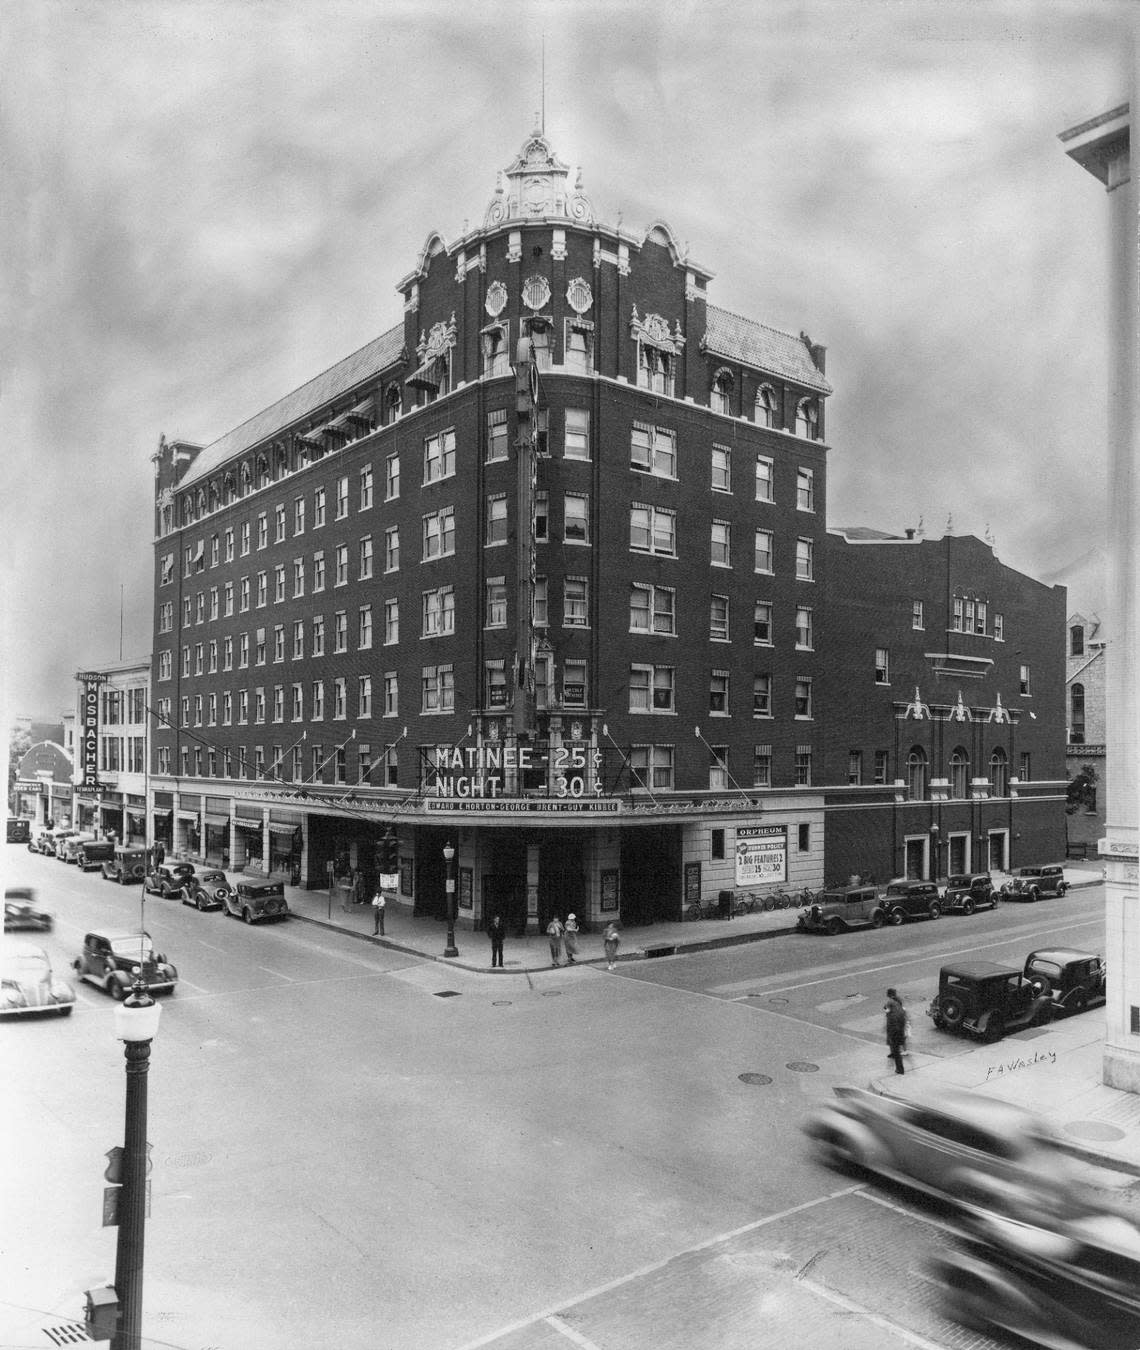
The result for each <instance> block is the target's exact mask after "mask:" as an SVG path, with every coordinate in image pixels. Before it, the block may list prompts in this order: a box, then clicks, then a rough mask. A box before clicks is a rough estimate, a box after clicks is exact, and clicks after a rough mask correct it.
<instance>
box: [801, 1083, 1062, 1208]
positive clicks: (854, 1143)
mask: <svg viewBox="0 0 1140 1350" xmlns="http://www.w3.org/2000/svg"><path fill="white" fill-rule="evenodd" d="M835 1096H836V1100H835V1101H833V1102H829V1103H827V1104H826V1105H824V1106H821V1107H817V1108H816V1109H815V1110H814V1111H813V1112H812V1113H811V1114H810V1115H809V1116H808V1118H807V1120H806V1122H805V1124H804V1130H805V1131H806V1133H807V1134H808V1136H809V1137H810V1138H811V1139H813V1140H814V1141H815V1144H816V1148H817V1150H818V1152H819V1154H820V1155H821V1156H822V1158H823V1159H824V1160H825V1161H826V1162H828V1163H829V1164H830V1165H831V1166H837V1167H844V1168H847V1167H858V1168H863V1169H865V1170H866V1171H869V1172H874V1173H875V1174H876V1175H877V1176H881V1177H884V1178H886V1179H887V1180H889V1181H893V1182H897V1183H901V1184H903V1185H905V1186H912V1187H914V1188H915V1189H916V1190H919V1191H922V1192H923V1193H925V1194H926V1195H930V1196H933V1197H936V1198H937V1199H939V1200H948V1201H950V1202H951V1203H953V1204H955V1205H959V1206H963V1207H967V1208H969V1209H979V1210H983V1211H986V1210H995V1211H997V1212H999V1213H1007V1212H1009V1210H1010V1209H1011V1208H1015V1209H1017V1208H1020V1207H1022V1206H1024V1205H1027V1204H1030V1203H1033V1202H1034V1201H1035V1200H1036V1199H1037V1198H1039V1197H1040V1198H1041V1200H1042V1202H1043V1203H1048V1204H1049V1205H1050V1206H1051V1207H1052V1208H1053V1210H1054V1212H1056V1213H1057V1214H1059V1215H1064V1214H1068V1213H1072V1214H1078V1213H1083V1212H1084V1210H1085V1208H1086V1202H1085V1200H1084V1191H1083V1189H1082V1188H1081V1186H1080V1185H1079V1184H1078V1179H1077V1176H1076V1172H1075V1168H1074V1165H1073V1164H1071V1163H1070V1162H1069V1160H1068V1158H1067V1157H1066V1155H1065V1154H1064V1153H1062V1152H1061V1151H1060V1149H1059V1148H1058V1141H1057V1137H1056V1135H1055V1134H1054V1133H1053V1131H1052V1129H1051V1128H1050V1126H1049V1125H1048V1124H1047V1123H1046V1122H1044V1121H1041V1120H1039V1119H1038V1118H1037V1117H1036V1116H1034V1115H1033V1114H1032V1113H1030V1112H1029V1111H1026V1110H1025V1109H1024V1107H1021V1106H1017V1105H1014V1104H1013V1103H1011V1102H1005V1101H1000V1100H998V1099H997V1098H995V1097H986V1096H983V1095H982V1094H980V1093H977V1092H973V1091H970V1090H967V1089H965V1088H949V1087H947V1088H938V1089H933V1090H928V1091H927V1092H925V1093H924V1094H923V1096H922V1097H921V1098H914V1099H909V1100H907V1099H903V1098H901V1097H894V1096H890V1095H887V1094H883V1093H878V1092H874V1091H870V1090H868V1089H864V1088H855V1087H837V1088H836V1089H835Z"/></svg>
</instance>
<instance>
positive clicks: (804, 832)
mask: <svg viewBox="0 0 1140 1350" xmlns="http://www.w3.org/2000/svg"><path fill="white" fill-rule="evenodd" d="M809 772H810V770H809ZM796 847H797V848H798V849H799V851H800V852H801V853H807V852H808V851H809V850H810V848H811V826H810V825H809V824H807V823H806V822H804V823H802V824H800V825H797V826H796Z"/></svg>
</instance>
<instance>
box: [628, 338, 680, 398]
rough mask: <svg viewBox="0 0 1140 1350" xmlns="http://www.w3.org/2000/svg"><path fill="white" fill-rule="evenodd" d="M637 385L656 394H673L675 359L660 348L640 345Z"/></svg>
mask: <svg viewBox="0 0 1140 1350" xmlns="http://www.w3.org/2000/svg"><path fill="white" fill-rule="evenodd" d="M637 383H638V385H639V386H640V387H641V388H642V389H648V390H650V392H651V393H654V394H668V395H672V393H673V357H672V355H671V354H670V353H669V352H663V351H661V349H660V348H659V347H650V346H649V345H648V344H646V343H638V347H637Z"/></svg>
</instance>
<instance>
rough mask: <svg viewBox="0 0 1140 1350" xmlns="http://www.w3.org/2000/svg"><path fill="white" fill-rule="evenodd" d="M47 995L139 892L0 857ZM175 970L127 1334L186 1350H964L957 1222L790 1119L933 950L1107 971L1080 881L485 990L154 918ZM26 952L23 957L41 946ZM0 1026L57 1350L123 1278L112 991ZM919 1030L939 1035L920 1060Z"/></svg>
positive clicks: (26, 1312) (36, 1257) (301, 944)
mask: <svg viewBox="0 0 1140 1350" xmlns="http://www.w3.org/2000/svg"><path fill="white" fill-rule="evenodd" d="M3 862H4V864H5V868H6V877H5V881H6V884H14V883H23V884H30V885H33V886H35V887H36V888H37V890H38V892H39V898H40V900H41V901H43V902H44V903H45V907H47V908H49V909H52V910H53V911H54V912H55V914H56V916H57V923H56V928H55V931H54V932H53V933H52V934H50V935H48V936H47V938H46V940H45V942H44V945H45V946H46V947H47V949H48V950H49V952H50V954H51V955H52V958H53V961H54V962H55V963H56V965H57V967H58V968H60V969H61V970H63V971H64V972H65V973H66V967H67V965H68V963H69V962H70V959H71V958H72V956H73V955H74V954H75V952H76V951H77V950H78V948H79V945H80V944H81V942H82V939H83V934H84V932H86V931H87V930H88V929H89V928H94V927H100V926H115V927H118V926H120V925H123V926H128V927H129V926H130V925H131V924H133V923H135V922H137V918H138V912H139V893H138V890H137V889H136V888H130V889H124V888H119V887H117V886H115V885H113V884H111V883H108V882H104V881H103V880H102V879H101V878H100V877H99V876H98V874H95V873H92V874H88V875H86V876H83V875H80V874H77V873H76V871H75V869H74V868H71V867H65V866H64V865H63V864H62V863H59V862H56V861H55V860H54V859H46V858H39V857H36V856H33V855H30V854H28V853H27V852H26V850H24V849H23V848H14V847H8V848H7V850H6V853H5V855H4V859H3ZM146 926H147V928H148V930H149V931H150V932H151V934H152V936H153V937H154V938H155V940H156V942H157V944H158V946H159V949H160V950H163V951H165V952H166V954H167V955H168V956H169V957H170V958H171V959H172V960H173V961H174V962H175V964H176V965H177V966H178V967H179V971H180V975H181V980H180V984H179V988H178V990H177V991H176V992H175V994H174V995H173V996H172V997H171V998H170V999H169V1000H167V1001H166V1002H165V1005H164V1012H163V1020H162V1025H161V1027H160V1030H159V1034H158V1037H157V1039H156V1041H155V1043H154V1051H153V1056H152V1069H151V1074H150V1121H149V1129H148V1135H149V1138H150V1140H151V1142H152V1144H153V1157H154V1172H153V1178H152V1216H151V1219H150V1222H149V1225H148V1230H147V1246H146V1302H145V1307H144V1316H143V1326H144V1331H145V1344H146V1345H147V1346H148V1347H151V1346H155V1347H158V1346H163V1347H180V1348H181V1350H210V1348H211V1347H213V1348H215V1350H263V1348H264V1350H291V1348H292V1347H297V1350H301V1347H305V1348H306V1350H309V1348H310V1347H324V1346H328V1347H337V1348H338V1350H355V1348H356V1347H361V1348H362V1350H363V1347H368V1350H437V1347H438V1350H460V1348H461V1347H474V1346H477V1345H494V1346H496V1347H498V1348H499V1350H515V1348H516V1347H518V1348H519V1350H522V1347H526V1350H531V1348H532V1347H539V1346H542V1347H546V1346H551V1347H554V1346H557V1347H560V1350H561V1348H563V1347H569V1346H572V1345H578V1346H579V1347H582V1346H585V1347H590V1346H594V1347H597V1350H616V1347H638V1348H639V1350H640V1348H641V1347H649V1346H652V1347H654V1350H657V1347H668V1346H674V1345H675V1346H677V1347H678V1348H680V1347H682V1346H684V1347H686V1350H705V1348H706V1347H707V1350H735V1347H741V1348H743V1347H745V1346H748V1347H750V1348H751V1347H755V1346H756V1345H757V1344H759V1343H763V1344H764V1345H766V1346H769V1347H779V1346H784V1345H786V1346H789V1347H792V1346H795V1347H797V1348H802V1347H804V1346H808V1347H820V1348H821V1350H862V1347H864V1346H866V1347H868V1350H869V1347H871V1346H872V1345H873V1346H879V1347H883V1346H885V1347H893V1346H895V1345H900V1346H901V1345H911V1346H928V1347H933V1346H947V1347H949V1346H953V1347H972V1346H979V1347H980V1346H985V1345H988V1344H989V1342H986V1341H984V1340H983V1339H982V1338H980V1337H977V1336H974V1335H972V1334H971V1333H968V1332H965V1331H964V1330H962V1329H961V1328H956V1327H953V1326H950V1325H949V1324H947V1323H946V1322H945V1321H943V1320H942V1319H941V1318H940V1317H939V1315H938V1312H937V1306H936V1299H935V1297H934V1290H933V1288H932V1286H931V1285H930V1282H929V1280H928V1278H927V1277H926V1276H925V1274H924V1268H925V1264H926V1260H927V1257H928V1255H929V1253H930V1252H932V1251H933V1250H935V1249H936V1247H937V1246H938V1245H939V1244H940V1243H942V1242H945V1241H946V1240H947V1236H946V1233H945V1231H944V1227H943V1224H944V1220H945V1216H941V1215H939V1214H937V1213H932V1212H931V1211H929V1210H928V1209H925V1208H923V1207H922V1206H921V1205H919V1204H917V1203H914V1202H913V1201H912V1200H911V1199H910V1198H909V1197H908V1196H906V1195H904V1194H893V1195H892V1194H888V1193H883V1192H880V1191H878V1190H876V1189H875V1188H873V1187H870V1186H865V1185H861V1184H858V1182H857V1181H853V1179H852V1178H850V1177H843V1176H840V1175H838V1174H835V1173H831V1172H829V1171H828V1170H827V1169H826V1168H824V1167H823V1166H821V1165H820V1164H819V1163H818V1162H817V1161H816V1160H815V1159H814V1158H813V1157H812V1156H811V1155H810V1153H809V1151H808V1149H807V1147H806V1141H805V1140H804V1139H803V1136H802V1135H801V1133H800V1122H801V1121H802V1118H803V1115H804V1112H805V1110H806V1109H807V1107H808V1106H809V1105H810V1104H811V1103H812V1102H814V1101H815V1100H817V1099H818V1098H820V1097H822V1096H826V1095H829V1094H830V1091H831V1088H832V1087H833V1086H834V1085H835V1084H837V1083H841V1082H849V1081H856V1082H866V1081H868V1080H869V1079H870V1078H871V1077H872V1076H873V1075H875V1074H877V1073H879V1072H881V1070H882V1067H883V1061H884V1058H885V1051H884V1049H883V1046H882V1038H881V998H882V991H883V990H884V989H885V988H886V986H887V985H888V984H894V985H896V986H897V987H899V988H900V989H901V990H902V991H903V993H904V996H906V997H907V1000H908V1003H909V1004H910V1005H911V1011H912V1017H913V1019H914V1024H915V1028H916V1045H915V1050H916V1053H920V1054H925V1053H941V1054H952V1053H956V1052H957V1051H958V1050H959V1048H960V1046H961V1043H959V1042H957V1041H955V1040H954V1039H953V1038H951V1037H944V1036H940V1035H939V1034H938V1033H936V1032H934V1030H933V1028H932V1027H931V1026H930V1024H929V1022H928V1020H927V1019H925V1018H924V1017H923V1016H922V1014H921V1006H922V1004H923V1001H924V999H925V997H927V996H929V994H930V993H931V992H933V988H934V986H935V985H936V982H937V968H938V965H939V964H940V961H941V959H942V957H943V955H944V954H945V953H946V952H950V951H953V952H954V953H956V954H965V953H966V952H967V951H968V952H969V953H970V954H971V955H973V956H978V957H986V958H989V959H995V960H1006V959H1011V958H1012V959H1016V960H1018V961H1020V960H1023V959H1024V955H1025V953H1026V952H1027V951H1028V950H1029V949H1030V948H1031V947H1033V946H1039V945H1043V944H1044V943H1048V942H1058V941H1066V942H1069V943H1072V944H1073V945H1078V946H1080V945H1084V946H1090V947H1091V948H1092V949H1097V950H1099V948H1100V934H1102V933H1103V911H1102V897H1101V892H1100V889H1099V888H1095V889H1093V890H1091V891H1084V892H1080V893H1074V894H1070V895H1069V896H1068V897H1066V898H1065V899H1064V900H1053V901H1045V902H1042V903H1041V904H1040V905H1038V906H1026V907H1014V906H1012V905H1010V906H1003V907H1001V908H999V909H998V910H997V911H994V912H992V913H981V914H978V915H975V916H974V917H972V918H971V919H960V918H950V917H947V918H944V919H942V920H940V921H939V922H938V923H921V924H920V923H915V924H913V925H907V926H906V927H904V928H901V929H889V930H883V931H881V932H874V931H871V930H868V931H867V932H866V933H852V934H847V935H844V936H842V937H840V938H836V939H828V938H809V937H801V936H789V937H785V938H780V939H775V940H770V941H765V942H758V943H754V944H749V945H748V946H745V947H735V948H727V949H722V950H719V951H715V952H706V953H698V954H694V955H691V956H687V957H675V958H664V959H658V960H650V961H646V962H639V963H624V964H623V965H622V966H620V967H619V969H618V971H617V972H615V973H613V974H610V973H607V972H606V971H605V970H604V969H598V968H579V969H569V970H568V969H560V970H551V971H546V972H541V973H538V974H531V975H526V974H518V975H511V974H508V975H506V976H499V977H496V978H494V979H490V978H488V977H487V976H485V975H482V974H476V973H473V972H466V971H462V970H456V969H454V968H450V969H449V968H448V967H446V966H444V965H442V964H440V963H438V962H433V961H426V960H420V959H419V958H414V957H410V956H408V955H406V954H404V953H399V952H394V951H391V950H389V949H385V948H382V947H374V946H372V945H368V944H362V943H360V942H359V941H356V940H354V939H352V938H351V937H346V936H342V935H340V934H338V933H335V932H330V931H327V930H323V929H319V928H316V927H314V926H312V925H308V924H304V923H302V922H300V921H298V920H296V919H293V920H288V921H286V922H284V923H281V924H275V925H272V926H270V925H264V926H257V927H253V928H250V927H246V926H245V925H243V924H241V923H239V922H236V921H234V920H232V919H229V918H227V917H225V916H224V915H223V914H221V913H207V914H201V913H198V912H196V911H194V910H192V909H190V908H186V907H184V906H182V905H180V904H178V903H177V902H176V901H171V900H161V899H157V898H151V899H148V900H147V902H146ZM32 940H35V939H32ZM78 996H79V1006H78V1007H77V1009H76V1011H75V1013H74V1015H73V1016H72V1017H71V1018H68V1019H42V1020H41V1019H36V1020H30V1021H24V1022H21V1023H19V1024H15V1025H12V1024H9V1025H4V1026H3V1027H0V1070H2V1072H3V1075H4V1082H5V1084H6V1085H7V1088H8V1089H9V1090H8V1091H6V1103H7V1111H6V1118H5V1128H4V1132H5V1136H6V1138H5V1143H6V1148H5V1150H4V1155H5V1164H4V1168H5V1170H4V1175H3V1190H4V1199H5V1215H6V1220H5V1224H4V1226H3V1229H2V1232H0V1346H4V1347H13V1346H22V1345H29V1346H37V1347H42V1346H45V1345H49V1344H52V1343H56V1344H58V1343H60V1341H58V1340H54V1339H53V1332H56V1333H57V1332H58V1331H59V1329H60V1328H62V1327H66V1326H67V1325H68V1324H74V1322H75V1321H76V1320H77V1319H78V1318H79V1316H80V1309H81V1304H82V1291H83V1290H84V1289H85V1288H88V1287H91V1286H93V1285H96V1284H100V1283H103V1282H106V1281H109V1280H110V1278H111V1276H112V1273H113V1268H114V1231H113V1229H110V1228H107V1229H104V1228H102V1227H101V1224H100V1221H101V1213H102V1192H103V1187H104V1185H105V1181H104V1178H103V1170H104V1167H105V1165H106V1162H105V1158H104V1154H105V1153H106V1151H107V1150H108V1149H110V1148H111V1147H112V1146H114V1145H117V1144H120V1143H121V1142H122V1110H123V1082H124V1075H123V1059H122V1049H121V1046H120V1045H119V1044H118V1042H116V1041H115V1039H114V1036H113V1028H112V1008H113V1005H112V1003H111V1000H110V999H109V998H108V997H107V995H105V994H104V993H102V992H101V991H100V990H98V989H95V988H93V987H91V986H88V985H80V986H79V990H78ZM928 1042H929V1043H928Z"/></svg>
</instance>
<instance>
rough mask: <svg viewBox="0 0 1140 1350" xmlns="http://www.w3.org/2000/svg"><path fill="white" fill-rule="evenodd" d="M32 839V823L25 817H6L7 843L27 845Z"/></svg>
mask: <svg viewBox="0 0 1140 1350" xmlns="http://www.w3.org/2000/svg"><path fill="white" fill-rule="evenodd" d="M31 837H32V822H31V821H30V820H29V819H28V818H27V817H26V816H9V817H8V843H10V844H27V843H29V841H30V840H31Z"/></svg>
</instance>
